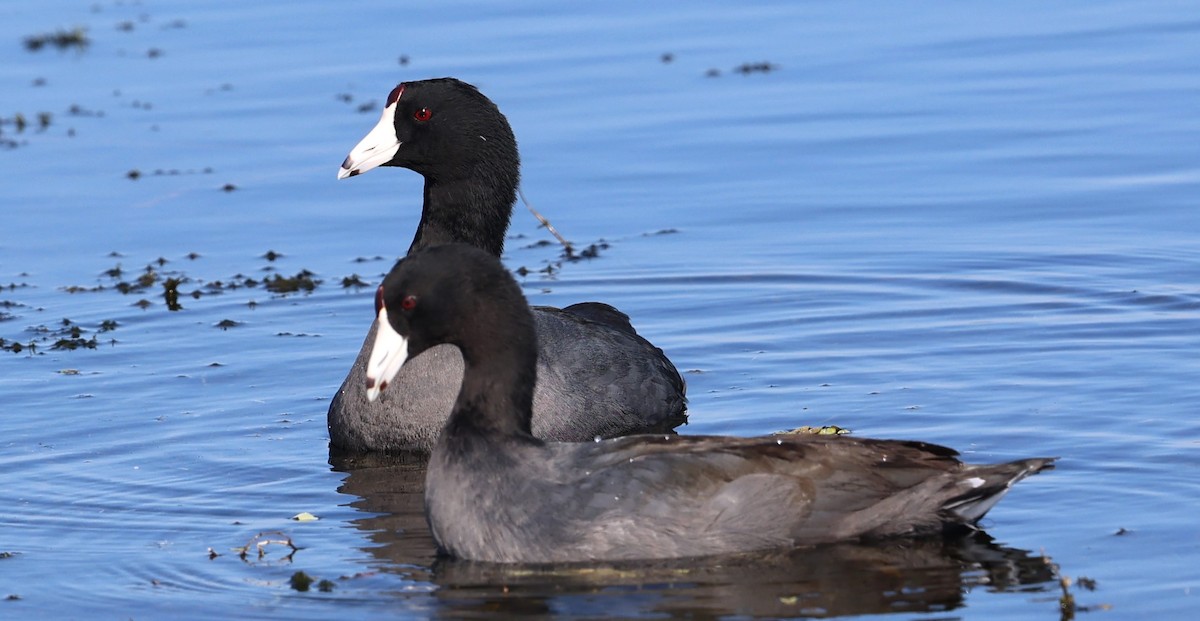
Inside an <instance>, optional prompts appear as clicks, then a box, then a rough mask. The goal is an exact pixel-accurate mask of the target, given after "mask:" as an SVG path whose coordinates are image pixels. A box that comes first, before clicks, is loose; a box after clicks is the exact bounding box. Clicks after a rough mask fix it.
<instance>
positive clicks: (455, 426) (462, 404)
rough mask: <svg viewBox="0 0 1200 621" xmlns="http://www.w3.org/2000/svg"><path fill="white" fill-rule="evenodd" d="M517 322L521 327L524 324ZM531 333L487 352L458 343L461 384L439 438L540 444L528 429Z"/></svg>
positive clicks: (533, 366)
mask: <svg viewBox="0 0 1200 621" xmlns="http://www.w3.org/2000/svg"><path fill="white" fill-rule="evenodd" d="M518 327H520V328H522V329H523V328H524V327H525V324H518ZM530 328H532V326H531V325H530ZM530 332H531V335H530V337H531V338H530V339H526V338H523V337H522V336H521V335H520V334H514V335H510V336H512V337H513V338H515V339H517V340H518V343H517V345H519V347H514V348H512V349H509V350H508V351H507V352H506V351H503V350H502V349H501V348H499V347H496V348H491V351H478V350H472V349H469V348H461V349H462V351H463V362H464V364H465V368H464V370H463V383H462V389H461V390H460V391H459V393H458V399H457V401H455V403H454V409H453V410H452V411H451V413H450V420H449V421H448V422H447V423H446V429H445V431H444V432H443V433H442V442H443V443H447V444H454V443H456V442H461V441H462V440H467V439H475V438H488V439H496V440H500V439H506V440H517V441H520V442H522V443H537V444H540V441H539V440H537V439H536V438H534V437H533V432H532V428H531V423H532V419H533V387H534V383H535V380H536V379H537V346H536V343H537V340H536V339H537V337H536V335H533V334H532V330H530Z"/></svg>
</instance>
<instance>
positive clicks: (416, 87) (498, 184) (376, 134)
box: [328, 78, 686, 452]
mask: <svg viewBox="0 0 1200 621" xmlns="http://www.w3.org/2000/svg"><path fill="white" fill-rule="evenodd" d="M519 163H520V160H519V157H518V155H517V143H516V140H515V139H514V138H513V133H512V129H511V128H510V127H509V124H508V121H507V120H506V119H505V118H504V115H503V114H501V113H500V110H499V109H497V107H496V105H495V104H494V103H492V102H491V100H489V99H488V98H487V97H485V96H484V95H483V94H482V93H480V92H479V91H478V90H476V89H475V87H473V86H471V85H469V84H466V83H464V82H461V81H459V80H455V79H452V78H443V79H436V80H424V81H420V82H406V83H404V84H401V85H399V86H397V87H396V88H395V89H393V90H392V92H391V94H390V95H388V98H387V104H386V106H385V107H384V110H383V117H382V118H381V119H380V121H379V124H378V125H376V126H375V128H374V129H372V130H371V131H370V133H368V134H367V136H366V137H365V138H363V140H362V142H360V143H359V144H358V146H356V147H354V149H353V150H352V151H351V152H350V155H349V156H348V157H347V158H346V161H345V162H343V163H342V167H341V169H340V170H339V172H338V178H339V179H341V178H346V177H352V176H355V175H358V174H361V173H363V172H366V171H368V170H370V169H372V168H375V167H377V166H402V167H404V168H409V169H411V170H414V171H416V172H418V173H420V174H421V175H422V176H424V177H425V201H424V206H423V207H422V210H421V222H420V224H418V225H417V233H416V236H415V237H414V238H413V241H412V245H411V246H410V247H409V252H410V253H411V252H414V251H416V250H419V249H421V248H424V247H426V246H429V245H432V244H442V243H448V242H462V243H467V244H471V245H472V246H475V247H478V248H481V249H483V250H485V251H487V252H488V253H490V254H492V255H493V256H496V257H499V256H500V253H501V251H502V250H503V247H504V235H505V231H506V230H507V229H508V223H509V219H510V217H511V216H512V209H513V204H514V202H515V198H516V187H517V181H518V178H519V168H520V166H519ZM534 321H535V323H536V325H537V332H538V337H539V338H538V346H539V351H538V363H539V368H538V384H537V390H536V391H535V393H534V398H533V433H534V434H535V435H536V436H538V437H540V438H547V439H551V440H564V441H580V440H591V439H592V438H594V437H596V436H603V437H606V438H607V437H614V436H619V435H625V434H629V433H636V432H648V431H669V430H671V429H673V428H674V427H676V426H677V425H680V424H682V423H683V422H684V421H685V420H686V415H685V413H684V410H685V406H686V400H685V398H684V382H683V379H682V378H681V377H680V375H679V372H678V371H677V370H676V369H675V367H674V365H672V364H671V362H670V361H669V360H668V359H667V358H666V356H665V355H664V354H663V352H662V350H660V349H659V348H657V347H655V346H654V345H652V344H650V343H649V342H648V341H646V340H645V339H644V338H642V337H641V336H639V335H638V334H637V332H636V331H635V330H634V329H633V326H632V325H630V323H629V318H628V317H626V316H625V315H624V314H623V313H621V312H620V311H618V310H616V309H615V308H613V307H611V306H608V305H607V304H600V303H595V302H591V303H584V304H576V305H573V306H568V307H566V308H563V309H557V308H549V307H539V308H537V309H535V311H534ZM374 338H375V332H374V327H372V329H371V332H369V333H368V334H367V338H366V340H365V341H364V342H363V347H362V350H361V351H360V352H359V354H358V358H357V359H356V360H355V361H354V365H353V366H352V367H351V368H350V373H349V375H348V376H347V377H346V379H345V381H343V382H342V386H341V388H340V389H339V390H338V392H337V394H336V395H334V398H333V401H332V402H331V403H330V405H329V417H328V423H329V438H330V443H331V445H332V446H333V448H334V449H335V450H336V449H341V450H342V451H346V452H363V451H389V452H397V451H407V450H416V451H428V450H429V449H430V448H431V447H432V446H433V443H434V441H435V440H436V439H437V435H438V432H439V431H440V430H441V428H442V426H443V425H444V424H445V422H446V416H447V415H448V414H449V412H450V408H451V406H453V405H454V396H455V395H456V394H458V387H459V385H461V383H462V359H461V357H460V356H459V354H458V352H457V351H456V350H455V349H454V348H452V347H448V346H447V347H442V348H438V349H436V350H435V351H431V352H429V353H428V354H426V355H425V356H422V357H421V359H420V360H418V361H414V362H413V363H412V364H410V365H408V366H406V367H405V368H404V371H402V372H401V374H400V375H399V376H398V377H397V378H395V379H393V380H392V384H393V386H394V389H393V390H391V391H388V394H387V395H385V396H384V397H383V398H382V399H380V400H378V401H376V402H374V403H369V402H368V400H367V395H366V390H365V389H364V388H363V387H364V385H365V382H366V375H365V372H366V364H367V355H368V353H369V350H370V347H369V346H370V343H371V342H372V341H373V340H374Z"/></svg>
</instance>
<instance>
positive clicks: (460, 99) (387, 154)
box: [338, 78, 518, 180]
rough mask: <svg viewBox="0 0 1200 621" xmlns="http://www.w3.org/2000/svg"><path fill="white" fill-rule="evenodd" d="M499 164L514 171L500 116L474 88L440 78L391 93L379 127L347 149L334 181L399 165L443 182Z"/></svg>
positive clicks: (508, 131) (507, 130)
mask: <svg viewBox="0 0 1200 621" xmlns="http://www.w3.org/2000/svg"><path fill="white" fill-rule="evenodd" d="M498 163H503V165H504V167H506V168H514V169H515V168H516V167H518V155H517V148H516V139H515V138H514V137H513V133H512V128H511V127H510V126H509V124H508V121H507V120H506V119H505V118H504V115H503V114H501V113H500V110H499V109H498V108H497V107H496V104H494V103H492V101H491V100H490V99H488V98H487V97H486V96H484V95H483V94H482V93H480V92H479V90H478V89H476V88H475V87H474V86H471V85H470V84H467V83H465V82H462V81H460V80H456V79H454V78H439V79H434V80H421V81H418V82H404V83H401V84H399V85H397V86H396V88H394V89H392V92H391V93H389V94H388V98H387V102H386V103H385V105H384V109H383V114H382V116H381V118H380V119H379V123H378V124H377V125H376V126H375V128H374V129H372V130H371V131H370V132H369V133H368V134H367V136H366V137H365V138H363V139H362V141H361V142H359V144H358V145H357V146H355V147H354V149H353V150H351V152H350V155H349V156H348V157H347V158H346V161H345V162H343V163H342V168H341V170H339V173H338V177H339V178H345V177H351V176H354V175H358V174H362V173H364V172H367V171H368V170H370V169H372V168H375V167H377V166H402V167H404V168H408V169H411V170H414V171H416V172H418V173H420V174H422V175H424V176H426V177H427V178H433V179H435V180H446V179H457V178H464V177H468V176H471V175H475V174H476V169H477V167H478V166H479V165H480V164H486V165H487V166H489V167H496V166H497V164H498Z"/></svg>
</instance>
